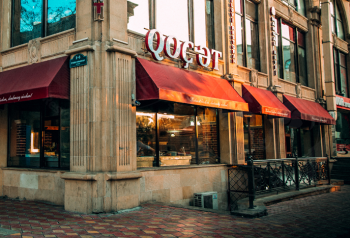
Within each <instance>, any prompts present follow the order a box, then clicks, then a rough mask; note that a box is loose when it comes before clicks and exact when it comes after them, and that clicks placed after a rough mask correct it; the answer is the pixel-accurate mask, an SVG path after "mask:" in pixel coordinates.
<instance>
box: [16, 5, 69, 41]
mask: <svg viewBox="0 0 350 238" xmlns="http://www.w3.org/2000/svg"><path fill="white" fill-rule="evenodd" d="M14 1H15V0H12V1H11V47H15V46H18V45H21V44H26V43H28V42H25V43H20V44H14V35H15V34H14V21H13V19H14V15H15V7H14V6H15V3H14ZM40 1H41V2H42V12H41V35H40V37H47V36H50V35H53V34H57V33H59V32H57V33H53V34H48V0H40ZM75 9H76V8H75ZM75 14H76V13H75ZM75 27H76V21H75V26H74V27H73V28H70V29H74V28H75ZM67 30H69V29H67ZM32 39H35V38H32Z"/></svg>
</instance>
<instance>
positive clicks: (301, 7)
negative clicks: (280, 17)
mask: <svg viewBox="0 0 350 238" xmlns="http://www.w3.org/2000/svg"><path fill="white" fill-rule="evenodd" d="M296 5H297V11H298V12H299V13H300V14H301V15H303V16H305V0H296Z"/></svg>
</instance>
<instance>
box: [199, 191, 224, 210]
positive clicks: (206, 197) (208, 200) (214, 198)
mask: <svg viewBox="0 0 350 238" xmlns="http://www.w3.org/2000/svg"><path fill="white" fill-rule="evenodd" d="M194 206H195V207H201V208H209V209H215V210H218V207H219V206H218V193H217V192H205V193H195V194H194Z"/></svg>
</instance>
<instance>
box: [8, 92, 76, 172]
mask: <svg viewBox="0 0 350 238" xmlns="http://www.w3.org/2000/svg"><path fill="white" fill-rule="evenodd" d="M49 100H50V99H49ZM56 100H57V101H58V108H59V112H58V118H59V126H58V127H59V129H58V130H59V142H60V146H62V145H61V142H62V141H61V139H62V137H61V136H62V135H61V133H62V120H61V119H62V104H63V103H64V102H63V101H66V100H63V99H56ZM35 101H37V102H39V105H40V110H39V111H40V133H39V141H40V143H39V153H40V155H39V156H40V157H39V164H40V166H39V167H30V166H29V167H27V166H11V163H12V162H11V154H10V150H11V119H12V118H11V110H12V109H9V116H8V119H7V123H8V128H9V129H8V131H7V141H8V143H7V152H8V153H7V166H8V167H19V168H34V169H48V170H50V169H58V170H70V165H69V166H68V167H63V166H61V162H62V153H61V148H60V153H59V156H58V162H57V163H58V167H48V166H46V164H45V155H44V140H43V138H42V137H43V132H44V131H45V124H44V123H45V114H46V109H45V105H46V104H47V102H46V101H45V99H39V100H35ZM29 102H30V101H29ZM29 102H27V103H29ZM68 105H69V103H68ZM9 107H11V105H9Z"/></svg>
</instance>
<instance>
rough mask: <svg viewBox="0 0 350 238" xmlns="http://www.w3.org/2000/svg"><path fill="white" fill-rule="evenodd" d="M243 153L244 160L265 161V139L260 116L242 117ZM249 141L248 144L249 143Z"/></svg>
mask: <svg viewBox="0 0 350 238" xmlns="http://www.w3.org/2000/svg"><path fill="white" fill-rule="evenodd" d="M243 125H244V152H245V156H246V159H247V158H248V156H249V155H252V156H253V158H254V159H265V138H264V128H263V117H262V115H248V114H247V115H244V118H243ZM249 141H250V143H249Z"/></svg>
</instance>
